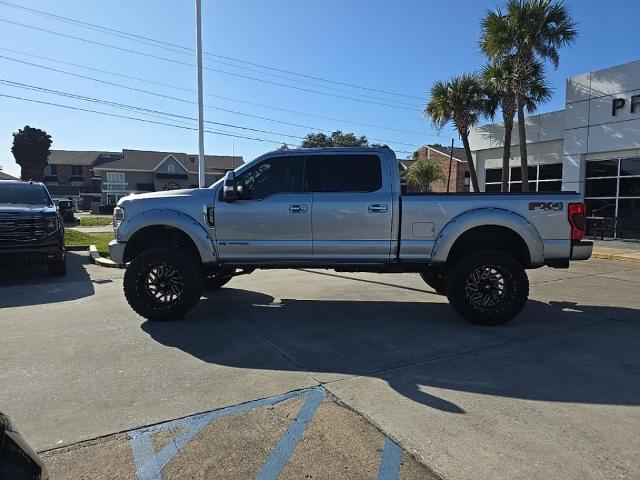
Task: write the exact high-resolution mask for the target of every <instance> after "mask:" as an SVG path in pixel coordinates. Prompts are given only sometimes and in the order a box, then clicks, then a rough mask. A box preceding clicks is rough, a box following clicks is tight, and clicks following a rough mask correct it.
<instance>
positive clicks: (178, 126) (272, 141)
mask: <svg viewBox="0 0 640 480" xmlns="http://www.w3.org/2000/svg"><path fill="white" fill-rule="evenodd" d="M0 97H4V98H11V99H14V100H21V101H25V102H31V103H39V104H42V105H49V106H53V107H60V108H66V109H69V110H78V111H81V112H87V113H94V114H97V115H105V116H108V117H114V118H123V119H126V120H135V121H138V122H145V123H151V124H155V125H164V126H167V127H174V128H181V129H183V130H193V131H197V130H198V129H197V128H196V127H186V126H182V125H176V124H172V123H166V122H158V121H155V120H148V119H145V118H137V117H129V116H127V115H118V114H116V113H108V112H101V111H98V110H91V109H88V108H81V107H75V106H72V105H64V104H61V103H54V102H45V101H43V100H36V99H33V98H25V97H18V96H15V95H7V94H4V93H0ZM205 132H207V133H211V134H214V135H222V136H226V137H234V138H241V139H244V140H253V141H256V142H267V143H275V144H281V143H282V142H281V141H277V140H270V139H265V138H256V137H248V136H245V135H237V134H234V133H230V132H226V131H224V130H217V129H216V130H207V129H205ZM296 146H297V145H296Z"/></svg>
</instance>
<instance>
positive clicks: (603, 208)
mask: <svg viewBox="0 0 640 480" xmlns="http://www.w3.org/2000/svg"><path fill="white" fill-rule="evenodd" d="M584 203H586V204H587V217H615V216H616V199H615V198H602V199H597V200H596V199H591V198H586V199H585V201H584Z"/></svg>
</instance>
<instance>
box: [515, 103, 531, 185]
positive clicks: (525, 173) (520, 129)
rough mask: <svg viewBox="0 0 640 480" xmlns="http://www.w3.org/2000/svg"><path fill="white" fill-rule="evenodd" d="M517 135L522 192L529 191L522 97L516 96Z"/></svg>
mask: <svg viewBox="0 0 640 480" xmlns="http://www.w3.org/2000/svg"><path fill="white" fill-rule="evenodd" d="M518 135H519V137H520V138H519V141H518V143H519V144H520V168H521V170H522V191H523V192H528V191H529V164H528V162H527V132H526V129H525V121H524V96H523V95H518Z"/></svg>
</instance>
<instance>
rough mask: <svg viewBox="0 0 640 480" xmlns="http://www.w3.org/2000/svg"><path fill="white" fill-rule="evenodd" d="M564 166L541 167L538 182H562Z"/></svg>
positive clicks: (553, 164)
mask: <svg viewBox="0 0 640 480" xmlns="http://www.w3.org/2000/svg"><path fill="white" fill-rule="evenodd" d="M561 179H562V164H561V163H550V164H549V165H540V173H539V175H538V180H561Z"/></svg>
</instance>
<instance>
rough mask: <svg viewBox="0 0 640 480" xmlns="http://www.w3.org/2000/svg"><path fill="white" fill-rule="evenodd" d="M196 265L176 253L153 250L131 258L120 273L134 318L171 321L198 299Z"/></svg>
mask: <svg viewBox="0 0 640 480" xmlns="http://www.w3.org/2000/svg"><path fill="white" fill-rule="evenodd" d="M202 281H203V276H202V272H201V267H200V265H199V264H198V263H197V262H196V261H195V260H194V259H193V258H191V257H188V256H186V255H185V254H183V253H181V252H180V251H178V250H175V249H170V248H156V249H152V250H148V251H146V252H144V253H141V254H140V255H138V256H137V257H135V258H134V259H133V260H132V261H131V263H130V264H129V266H128V267H127V270H126V271H125V274H124V295H125V297H126V299H127V302H128V303H129V305H130V306H131V308H133V309H134V310H135V311H136V313H138V315H140V316H142V317H144V318H147V319H149V320H174V319H177V318H179V317H181V316H182V315H184V314H185V313H187V312H188V311H189V310H191V309H192V308H193V307H194V306H195V305H196V304H197V303H198V301H199V300H200V295H201V293H202Z"/></svg>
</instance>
